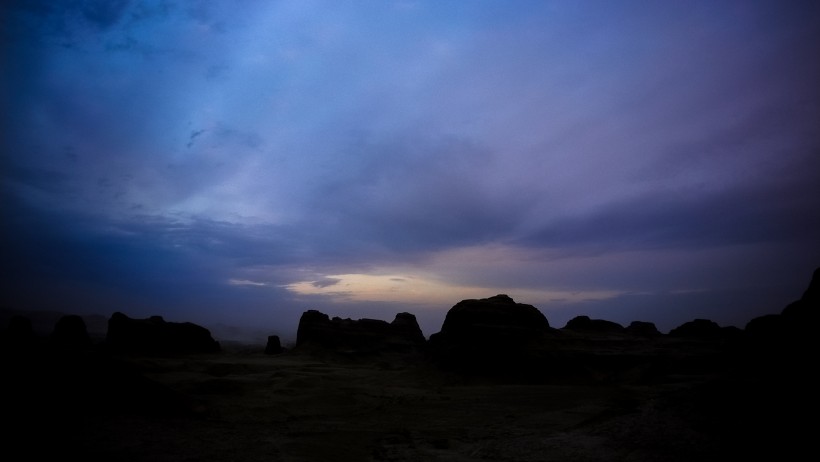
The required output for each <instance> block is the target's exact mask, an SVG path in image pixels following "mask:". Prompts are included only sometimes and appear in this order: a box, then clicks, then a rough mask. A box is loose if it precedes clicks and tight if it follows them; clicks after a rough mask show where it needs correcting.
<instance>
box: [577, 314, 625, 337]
mask: <svg viewBox="0 0 820 462" xmlns="http://www.w3.org/2000/svg"><path fill="white" fill-rule="evenodd" d="M564 329H569V330H576V331H585V332H595V333H601V334H606V333H613V334H622V333H624V332H625V331H626V330H625V329H624V326H622V325H620V324H618V323H617V322H613V321H607V320H605V319H590V317H589V316H576V317H574V318H572V319H570V320H569V321H568V322H567V324H566V326H564Z"/></svg>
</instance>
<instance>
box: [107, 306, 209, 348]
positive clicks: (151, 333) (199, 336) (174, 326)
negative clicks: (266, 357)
mask: <svg viewBox="0 0 820 462" xmlns="http://www.w3.org/2000/svg"><path fill="white" fill-rule="evenodd" d="M104 345H105V347H106V348H108V349H110V350H112V351H117V352H120V353H131V354H146V355H165V354H179V353H218V352H219V351H221V347H220V345H219V342H217V341H216V340H214V339H213V337H211V333H210V331H208V329H206V328H204V327H202V326H199V325H197V324H194V323H190V322H183V323H177V322H166V321H165V320H164V319H163V318H162V317H161V316H152V317H150V318H147V319H132V318H129V317H128V316H126V315H125V314H123V313H120V312H117V313H114V314H113V315H112V316H111V318H110V319H109V320H108V333H107V334H106V337H105V342H104Z"/></svg>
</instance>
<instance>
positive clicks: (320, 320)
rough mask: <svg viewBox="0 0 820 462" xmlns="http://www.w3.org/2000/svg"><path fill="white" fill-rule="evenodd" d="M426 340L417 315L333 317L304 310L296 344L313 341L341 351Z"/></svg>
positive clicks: (397, 346)
mask: <svg viewBox="0 0 820 462" xmlns="http://www.w3.org/2000/svg"><path fill="white" fill-rule="evenodd" d="M424 342H425V338H424V335H423V334H422V332H421V328H420V327H419V325H418V322H417V321H416V317H415V316H414V315H412V314H410V313H399V314H397V315H396V318H395V319H394V320H393V322H391V323H388V322H387V321H382V320H378V319H367V318H364V319H358V320H352V319H349V318H347V319H342V318H339V317H334V318H332V319H331V318H330V317H329V316H328V315H327V314H324V313H322V312H320V311H317V310H308V311H306V312H304V313H302V317H301V318H300V319H299V326H298V328H297V331H296V347H302V348H303V349H304V347H305V346H308V345H313V346H321V347H324V348H329V349H333V350H337V351H348V352H351V351H356V352H378V351H383V350H413V349H416V348H419V347H421V346H422V345H423V344H424Z"/></svg>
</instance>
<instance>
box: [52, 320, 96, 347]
mask: <svg viewBox="0 0 820 462" xmlns="http://www.w3.org/2000/svg"><path fill="white" fill-rule="evenodd" d="M49 346H50V347H51V348H53V349H55V350H57V351H81V350H87V349H89V348H91V347H92V346H93V343H92V341H91V337H90V336H89V335H88V329H87V328H86V325H85V321H84V320H83V318H82V317H80V316H77V315H74V314H70V315H65V316H63V317H61V318H60V319H59V320H58V321H57V323H56V324H55V325H54V331H53V332H52V333H51V335H50V336H49Z"/></svg>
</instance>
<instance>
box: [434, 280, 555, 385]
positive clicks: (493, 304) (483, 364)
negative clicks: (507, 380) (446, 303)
mask: <svg viewBox="0 0 820 462" xmlns="http://www.w3.org/2000/svg"><path fill="white" fill-rule="evenodd" d="M552 330H553V329H552V328H551V327H550V324H549V321H548V320H547V318H546V316H544V314H543V313H541V312H540V311H539V310H538V309H537V308H535V307H534V306H532V305H527V304H524V303H516V302H515V301H514V300H513V299H512V298H510V297H509V296H507V295H505V294H499V295H496V296H493V297H489V298H483V299H478V300H476V299H468V300H462V301H460V302H458V303H457V304H456V305H455V306H453V307H452V308H450V310H449V311H448V312H447V315H446V317H445V319H444V323H443V324H442V326H441V331H440V332H437V333H435V334H433V335H431V336H430V341H429V349H428V351H429V353H430V355H431V357H432V359H433V360H434V361H436V362H438V363H440V364H444V365H446V366H447V367H450V368H454V369H457V370H462V371H467V372H470V373H475V372H478V373H481V374H489V375H499V374H511V375H519V374H523V375H530V374H540V373H541V372H543V364H542V360H543V359H544V352H545V349H546V345H545V343H544V339H545V337H546V336H547V335H548V334H549V333H550V332H552Z"/></svg>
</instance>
